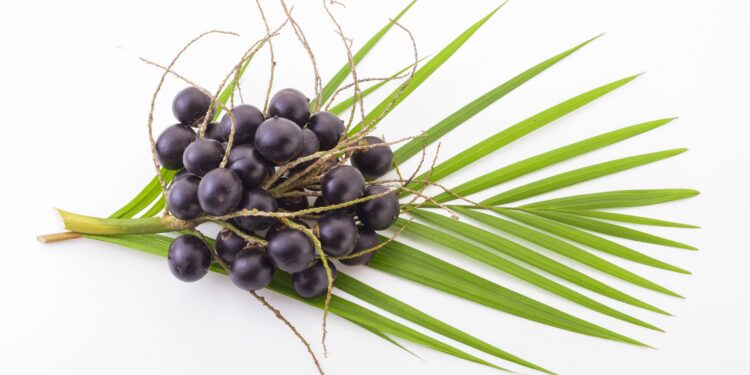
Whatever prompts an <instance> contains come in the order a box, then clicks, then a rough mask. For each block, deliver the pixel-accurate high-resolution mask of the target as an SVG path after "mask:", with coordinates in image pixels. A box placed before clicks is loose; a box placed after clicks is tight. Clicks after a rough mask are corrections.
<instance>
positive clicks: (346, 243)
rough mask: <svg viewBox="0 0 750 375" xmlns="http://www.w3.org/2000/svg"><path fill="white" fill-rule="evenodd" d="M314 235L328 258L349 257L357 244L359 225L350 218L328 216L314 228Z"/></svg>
mask: <svg viewBox="0 0 750 375" xmlns="http://www.w3.org/2000/svg"><path fill="white" fill-rule="evenodd" d="M313 233H315V236H317V237H318V239H320V245H321V247H323V252H324V253H326V255H328V256H333V257H342V256H344V255H347V254H349V253H351V252H352V250H354V246H355V245H356V244H357V224H355V223H354V220H352V218H351V217H349V216H345V215H337V214H333V215H326V216H324V217H323V218H322V219H320V220H318V222H317V223H316V224H315V225H314V226H313Z"/></svg>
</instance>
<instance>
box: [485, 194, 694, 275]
mask: <svg viewBox="0 0 750 375" xmlns="http://www.w3.org/2000/svg"><path fill="white" fill-rule="evenodd" d="M491 210H492V211H495V212H497V213H499V214H501V215H503V216H507V217H509V218H511V219H513V220H517V221H519V222H522V223H524V224H527V225H529V226H532V227H536V228H538V229H541V230H543V231H546V232H548V233H551V234H554V235H556V236H560V237H563V238H566V239H568V240H571V241H574V242H577V243H580V244H581V245H585V246H588V247H591V248H594V249H597V250H599V251H602V252H605V253H608V254H611V255H614V256H617V257H620V258H623V259H628V260H631V261H633V262H637V263H641V264H644V265H647V266H651V267H656V268H661V269H664V270H669V271H674V272H678V273H685V274H689V273H690V272H689V271H686V270H684V269H682V268H680V267H676V266H673V265H671V264H668V263H665V262H662V261H660V260H657V259H654V258H652V257H650V256H648V255H645V254H642V253H640V252H638V251H635V250H633V249H631V248H629V247H627V246H623V245H621V244H619V243H617V242H614V241H610V240H608V239H606V238H603V237H600V236H597V235H594V234H591V233H589V232H586V231H583V230H580V229H577V228H575V227H572V226H569V225H565V224H561V223H559V222H557V221H554V220H550V219H546V218H543V217H539V216H534V215H530V214H527V213H523V212H520V211H515V210H509V209H505V208H491Z"/></svg>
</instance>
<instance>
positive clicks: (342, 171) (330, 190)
mask: <svg viewBox="0 0 750 375" xmlns="http://www.w3.org/2000/svg"><path fill="white" fill-rule="evenodd" d="M320 183H321V189H322V192H323V199H324V200H325V201H326V202H328V203H330V204H339V203H344V202H349V201H353V200H355V199H358V198H361V197H362V194H363V192H364V190H365V179H364V177H362V173H360V172H359V170H358V169H357V168H354V167H352V166H350V165H341V166H338V167H336V168H333V169H331V170H330V171H328V172H327V173H326V174H325V176H323V178H322V180H321V182H320Z"/></svg>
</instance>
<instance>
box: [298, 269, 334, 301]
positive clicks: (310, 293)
mask: <svg viewBox="0 0 750 375" xmlns="http://www.w3.org/2000/svg"><path fill="white" fill-rule="evenodd" d="M328 266H329V267H330V268H331V277H333V280H334V281H335V280H336V267H335V266H334V265H333V264H332V263H330V262H329V263H328ZM292 286H294V291H295V292H297V294H298V295H299V296H300V297H303V298H314V297H318V296H321V295H323V294H324V293H326V292H327V291H328V275H327V274H326V269H325V266H324V265H323V262H322V261H317V262H315V264H313V265H312V267H310V268H308V269H306V270H304V271H300V272H297V273H295V274H293V275H292Z"/></svg>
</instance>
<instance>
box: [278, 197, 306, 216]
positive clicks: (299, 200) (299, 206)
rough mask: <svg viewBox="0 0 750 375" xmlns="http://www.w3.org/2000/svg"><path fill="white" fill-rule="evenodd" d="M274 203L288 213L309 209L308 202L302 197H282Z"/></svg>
mask: <svg viewBox="0 0 750 375" xmlns="http://www.w3.org/2000/svg"><path fill="white" fill-rule="evenodd" d="M276 202H278V203H279V208H281V209H282V210H284V211H289V212H297V211H301V210H305V209H308V208H310V202H309V201H308V200H307V197H306V196H304V195H295V196H291V197H282V198H279V199H277V200H276Z"/></svg>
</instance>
